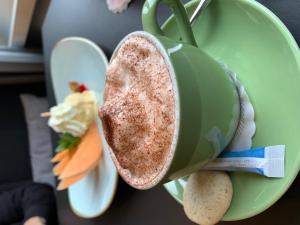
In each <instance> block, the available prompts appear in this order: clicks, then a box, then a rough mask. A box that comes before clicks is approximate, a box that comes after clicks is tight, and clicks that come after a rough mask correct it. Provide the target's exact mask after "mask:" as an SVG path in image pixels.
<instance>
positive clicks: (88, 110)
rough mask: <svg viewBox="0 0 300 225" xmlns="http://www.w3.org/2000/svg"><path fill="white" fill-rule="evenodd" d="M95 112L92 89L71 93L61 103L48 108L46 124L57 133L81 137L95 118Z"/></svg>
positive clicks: (94, 98) (95, 105)
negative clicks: (48, 114)
mask: <svg viewBox="0 0 300 225" xmlns="http://www.w3.org/2000/svg"><path fill="white" fill-rule="evenodd" d="M96 114H97V98H96V95H95V93H94V92H93V91H85V92H83V93H73V94H70V95H68V96H67V97H66V98H65V100H64V102H63V103H61V104H58V105H57V106H54V107H52V108H51V109H50V115H51V116H50V119H49V120H48V125H49V126H50V127H51V128H52V129H53V130H54V131H56V132H58V133H70V134H72V135H73V136H74V137H81V136H83V135H84V134H85V132H86V130H87V129H88V127H89V125H90V124H91V123H92V122H93V121H94V120H95V118H96Z"/></svg>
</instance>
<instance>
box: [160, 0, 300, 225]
mask: <svg viewBox="0 0 300 225" xmlns="http://www.w3.org/2000/svg"><path fill="white" fill-rule="evenodd" d="M197 3H198V1H192V2H190V3H188V4H187V5H186V7H187V11H188V13H189V15H191V14H192V12H193V11H194V9H195V7H196V5H197ZM163 30H164V31H165V33H166V35H167V36H169V37H172V38H179V37H178V32H177V29H176V24H175V21H174V18H170V19H169V20H168V21H167V22H166V23H165V25H164V26H163ZM193 31H194V34H195V37H196V41H197V43H198V46H200V48H202V49H203V50H204V51H205V52H207V53H208V54H209V55H211V56H212V57H214V58H215V59H217V60H220V61H222V62H224V63H226V64H227V65H228V66H229V67H230V68H231V69H232V70H233V71H235V72H236V73H237V75H238V78H239V80H240V81H241V82H242V83H243V85H244V86H245V88H246V90H247V93H248V94H249V96H250V98H251V101H252V103H253V106H254V110H255V121H256V127H257V129H256V134H255V136H254V139H253V147H261V146H268V145H279V144H283V145H286V158H285V177H284V178H282V179H271V178H266V177H263V176H259V175H255V174H247V173H231V179H232V183H233V189H234V195H233V199H232V203H231V206H230V208H229V210H228V211H227V213H226V214H225V216H224V218H223V220H225V221H231V220H240V219H245V218H248V217H251V216H254V215H257V214H259V213H261V212H262V211H264V210H265V209H267V208H268V207H270V206H271V205H272V204H274V203H275V202H276V201H277V200H278V199H279V198H280V197H281V196H282V195H283V194H284V193H285V192H286V190H287V189H288V188H289V186H290V185H291V184H292V182H293V180H294V179H295V177H296V176H297V173H298V171H299V168H300V141H299V140H300V138H299V137H300V51H299V48H298V46H297V44H296V42H295V40H294V39H293V37H292V35H291V34H290V32H289V31H288V30H287V28H286V27H285V26H284V24H283V23H282V22H281V21H280V20H279V19H278V18H277V17H276V16H275V15H274V14H273V13H272V12H270V11H269V10H268V9H267V8H265V7H264V6H262V5H261V4H260V3H257V2H255V1H253V0H226V1H225V0H213V1H211V3H210V5H209V6H208V7H207V8H206V9H205V10H204V12H203V14H202V15H201V16H200V17H199V18H198V20H197V21H196V23H195V24H194V25H193ZM199 63H201V62H199ZM212 91H218V90H212ZM191 101H197V99H191ZM185 182H186V181H185V180H184V179H180V180H177V181H172V182H170V183H168V184H166V185H165V187H166V189H167V190H168V192H169V193H170V194H171V195H172V196H173V197H174V198H175V199H177V200H178V201H179V202H182V194H183V190H184V185H185Z"/></svg>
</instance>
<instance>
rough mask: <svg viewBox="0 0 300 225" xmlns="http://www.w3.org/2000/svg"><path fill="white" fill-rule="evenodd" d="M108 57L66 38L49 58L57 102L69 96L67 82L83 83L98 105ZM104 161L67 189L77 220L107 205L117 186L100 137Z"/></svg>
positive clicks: (94, 214)
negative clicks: (95, 95)
mask: <svg viewBox="0 0 300 225" xmlns="http://www.w3.org/2000/svg"><path fill="white" fill-rule="evenodd" d="M107 64H108V63H107V58H106V56H105V55H104V53H103V51H102V50H101V49H100V48H99V47H98V46H97V45H96V44H95V43H93V42H92V41H89V40H87V39H84V38H79V37H70V38H65V39H62V40H61V41H59V42H58V43H57V44H56V46H55V47H54V49H53V51H52V55H51V64H50V66H51V77H52V84H53V89H54V95H55V98H56V101H57V103H59V102H63V100H64V98H65V96H67V95H68V94H69V93H70V90H69V88H68V83H69V81H77V82H80V83H84V84H86V85H87V86H88V88H89V89H90V90H93V91H95V92H96V94H97V97H98V100H99V101H100V104H102V99H103V97H102V95H103V88H104V82H105V72H106V68H107ZM97 122H98V125H99V126H98V127H99V131H100V133H101V138H102V143H103V145H104V146H103V147H104V154H103V158H102V159H101V160H100V162H99V165H98V166H97V168H96V169H95V170H93V171H92V172H90V173H89V175H88V176H86V177H84V178H83V179H81V180H80V181H79V182H77V183H75V184H74V185H72V186H71V187H70V188H69V189H68V196H69V201H70V204H71V208H72V209H73V211H74V212H75V213H76V214H77V215H78V216H80V217H84V218H93V217H97V216H99V215H101V214H102V213H104V212H105V211H106V210H107V209H108V207H109V206H110V204H111V202H112V200H113V197H114V194H115V191H116V187H117V181H118V174H117V170H116V168H115V166H114V163H113V161H112V160H111V158H110V155H109V151H108V145H107V143H106V141H105V139H104V138H103V134H102V125H101V122H100V120H98V121H97Z"/></svg>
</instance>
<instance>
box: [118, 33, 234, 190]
mask: <svg viewBox="0 0 300 225" xmlns="http://www.w3.org/2000/svg"><path fill="white" fill-rule="evenodd" d="M130 36H142V37H144V38H146V39H148V40H149V41H150V42H152V43H154V45H156V46H157V47H158V49H160V51H161V53H162V55H163V57H164V58H165V61H166V63H167V64H168V66H169V68H170V74H171V80H172V84H173V88H174V89H175V90H176V91H175V93H176V94H175V96H174V97H175V102H176V108H177V109H178V110H176V121H178V122H177V123H176V124H177V126H176V128H175V131H174V133H175V134H174V139H173V144H172V149H174V150H175V153H174V156H173V158H172V161H171V163H170V165H168V166H166V167H165V168H164V169H163V171H162V172H161V173H160V174H159V175H158V176H157V177H156V178H155V180H153V181H152V180H151V181H150V182H149V183H147V184H143V185H142V186H138V185H136V186H134V187H135V188H139V189H148V188H151V187H153V186H154V185H156V184H157V183H158V182H163V183H165V182H167V181H169V180H170V178H171V179H172V178H173V177H175V178H179V177H182V176H186V175H188V174H190V173H191V172H193V171H195V170H197V169H198V168H199V167H201V166H202V165H203V164H205V163H206V162H207V161H210V160H213V159H214V158H215V157H216V156H217V155H218V154H219V153H220V152H221V151H222V150H223V149H224V148H225V147H226V145H227V144H228V143H229V142H230V140H231V138H232V137H233V135H234V133H235V130H236V127H237V124H238V122H239V98H238V95H237V90H236V87H235V86H234V84H233V82H232V80H231V78H229V77H228V75H227V74H226V73H225V71H224V70H223V69H222V67H221V66H220V64H219V63H218V62H216V61H215V60H213V59H212V58H211V57H210V56H208V55H207V54H206V53H204V52H202V51H201V50H200V49H199V48H196V47H194V46H192V45H188V44H185V43H183V42H180V41H175V40H173V39H169V38H166V37H164V36H160V35H155V36H154V35H151V34H149V33H146V32H142V31H137V32H134V33H131V34H129V35H128V36H127V37H125V38H124V39H123V40H122V41H121V42H120V44H119V46H120V45H122V43H123V41H124V40H126V39H128V38H129V37H130ZM119 46H118V47H117V48H116V49H117V50H116V52H117V51H118V48H119ZM114 55H115V53H114V54H113V57H114ZM199 61H200V62H202V64H199V63H198V62H199ZM213 89H216V90H217V91H216V92H215V93H214V92H212V90H213ZM193 98H197V99H199V101H198V103H197V104H195V103H194V102H193V101H191V99H193ZM199 115H201V116H199ZM209 136H212V139H210V138H209ZM120 174H121V176H122V173H120ZM124 179H125V180H126V177H124Z"/></svg>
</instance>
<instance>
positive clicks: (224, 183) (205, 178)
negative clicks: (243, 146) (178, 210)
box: [183, 171, 233, 225]
mask: <svg viewBox="0 0 300 225" xmlns="http://www.w3.org/2000/svg"><path fill="white" fill-rule="evenodd" d="M232 194H233V192H232V183H231V180H230V177H229V175H228V174H227V173H225V172H220V171H198V172H196V173H194V174H192V175H190V177H189V178H188V182H187V186H186V188H185V190H184V193H183V207H184V211H185V213H186V215H187V217H188V218H189V219H190V220H192V221H193V222H195V223H197V224H201V225H213V224H216V223H218V222H219V221H220V220H221V219H222V218H223V216H224V214H225V213H226V211H227V209H228V208H229V206H230V203H231V199H232Z"/></svg>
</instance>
